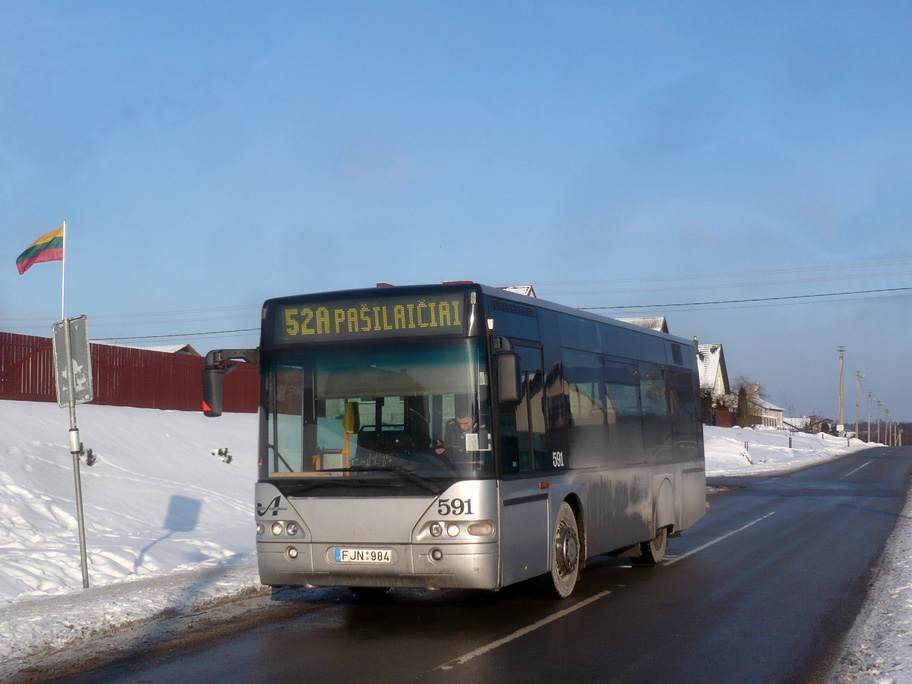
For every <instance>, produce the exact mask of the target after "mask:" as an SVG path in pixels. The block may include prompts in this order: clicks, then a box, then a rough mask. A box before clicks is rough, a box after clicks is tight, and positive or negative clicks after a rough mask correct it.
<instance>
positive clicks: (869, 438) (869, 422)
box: [865, 392, 871, 442]
mask: <svg viewBox="0 0 912 684" xmlns="http://www.w3.org/2000/svg"><path fill="white" fill-rule="evenodd" d="M865 441H867V442H870V441H871V393H870V392H868V439H867V440H865Z"/></svg>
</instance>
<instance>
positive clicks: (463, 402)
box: [434, 395, 478, 457]
mask: <svg viewBox="0 0 912 684" xmlns="http://www.w3.org/2000/svg"><path fill="white" fill-rule="evenodd" d="M455 404H456V411H455V413H456V417H455V418H452V419H450V420H448V421H447V424H446V429H445V430H444V433H443V442H441V441H440V440H439V439H438V440H437V441H436V443H435V444H434V451H435V452H436V453H437V454H438V455H440V456H442V455H443V454H444V453H446V455H447V456H451V457H452V456H458V455H461V454H465V453H466V451H467V449H466V435H467V434H469V433H471V432H475V431H476V429H477V427H478V422H477V421H476V419H475V416H474V415H473V411H472V407H471V405H470V404H469V400H468V398H467V397H465V396H462V395H459V396H457V397H456V400H455Z"/></svg>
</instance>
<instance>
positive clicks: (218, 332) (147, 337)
mask: <svg viewBox="0 0 912 684" xmlns="http://www.w3.org/2000/svg"><path fill="white" fill-rule="evenodd" d="M259 331H260V329H259V328H239V329H237V330H209V331H205V332H195V333H174V334H173V335H137V336H135V337H95V338H93V340H92V341H93V342H116V341H123V340H158V339H164V338H168V339H178V338H182V337H206V336H211V335H232V334H236V333H249V332H259Z"/></svg>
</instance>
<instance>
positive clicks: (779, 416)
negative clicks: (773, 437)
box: [747, 395, 785, 430]
mask: <svg viewBox="0 0 912 684" xmlns="http://www.w3.org/2000/svg"><path fill="white" fill-rule="evenodd" d="M747 403H748V405H749V406H748V411H747V412H748V413H749V414H750V415H752V416H754V418H755V419H758V420H757V423H756V424H758V425H763V426H764V427H774V428H777V429H779V430H781V429H783V428H784V427H785V426H784V424H783V416H785V409H784V408H781V407H779V406H776V405H775V404H772V403H770V402H768V401H767V400H766V399H761V398H760V397H759V396H750V395H749V396H748V397H747Z"/></svg>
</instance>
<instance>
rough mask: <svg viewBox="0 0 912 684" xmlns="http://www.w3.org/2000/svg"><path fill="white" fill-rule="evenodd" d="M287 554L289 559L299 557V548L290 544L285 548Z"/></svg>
mask: <svg viewBox="0 0 912 684" xmlns="http://www.w3.org/2000/svg"><path fill="white" fill-rule="evenodd" d="M285 555H286V556H287V557H288V560H294V559H295V558H297V557H298V550H297V549H296V548H295V547H293V546H289V547H288V548H287V549H285Z"/></svg>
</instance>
